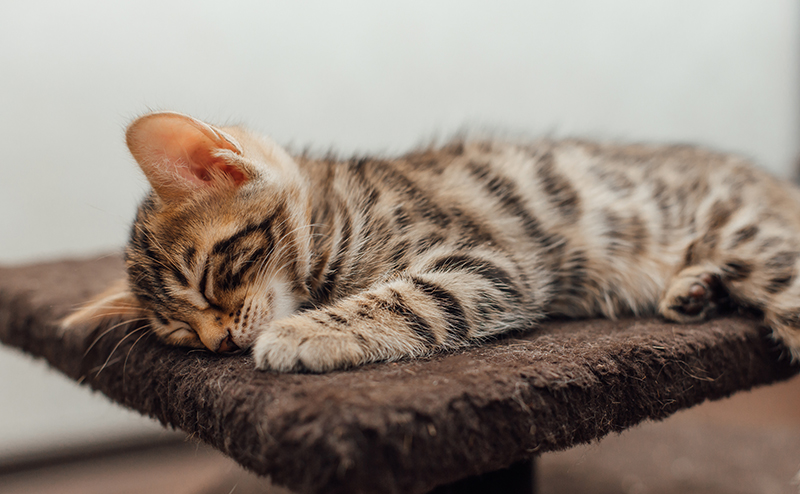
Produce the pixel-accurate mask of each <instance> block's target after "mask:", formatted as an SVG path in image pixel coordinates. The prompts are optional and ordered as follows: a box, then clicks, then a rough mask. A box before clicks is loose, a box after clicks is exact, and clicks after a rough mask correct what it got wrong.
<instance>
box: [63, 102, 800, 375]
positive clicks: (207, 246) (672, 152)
mask: <svg viewBox="0 0 800 494" xmlns="http://www.w3.org/2000/svg"><path fill="white" fill-rule="evenodd" d="M127 144H128V147H129V148H130V151H131V153H132V154H133V156H134V158H135V159H136V161H137V162H138V163H139V165H140V167H141V168H142V171H144V174H145V175H146V176H147V178H148V180H149V181H150V184H151V185H152V189H153V190H152V192H151V193H150V194H149V195H148V196H147V197H146V198H145V199H144V201H143V202H142V204H141V206H140V207H139V211H138V214H137V216H136V220H135V221H134V224H133V228H132V230H131V236H130V241H129V243H128V246H127V249H126V252H125V262H126V266H127V281H123V282H120V283H119V284H117V285H115V286H114V287H112V288H111V289H109V291H108V292H106V293H104V294H102V295H101V296H100V297H98V298H97V299H96V300H94V301H93V302H92V303H90V304H89V305H87V306H86V307H85V308H84V309H82V310H80V311H79V312H76V313H74V314H73V315H71V316H70V317H68V318H67V319H66V320H65V321H64V326H65V327H72V326H75V325H77V324H81V323H86V322H88V321H90V320H94V318H97V317H99V318H111V317H114V316H116V315H118V314H119V313H120V312H123V313H125V314H126V315H128V316H131V317H146V318H148V319H149V321H150V323H151V325H152V331H153V332H155V333H156V334H157V335H159V336H160V337H161V338H162V339H163V340H164V341H166V342H167V343H171V344H175V345H184V346H190V347H198V348H207V349H209V350H211V351H214V352H229V351H234V350H237V349H247V348H252V352H253V356H254V357H255V362H256V365H257V366H258V368H259V369H272V370H276V371H297V370H310V371H314V372H323V371H329V370H332V369H339V368H346V367H350V366H354V365H359V364H363V363H366V362H375V361H386V360H395V359H400V358H405V357H418V356H422V355H428V354H431V353H432V352H437V351H442V350H447V349H452V348H458V347H463V346H465V345H474V344H477V343H480V342H481V341H483V340H485V339H486V338H489V337H492V336H495V335H498V334H501V333H504V332H507V331H511V330H525V329H529V328H532V327H534V326H535V325H536V323H537V321H540V320H541V319H542V318H544V317H546V316H567V317H594V316H605V317H610V318H614V317H617V316H619V315H622V314H634V315H646V314H653V313H658V314H660V315H661V316H663V317H665V318H666V319H669V320H671V321H677V322H693V321H701V320H704V319H706V318H708V317H711V316H713V315H714V314H715V313H716V312H717V311H718V309H719V308H720V306H721V305H722V304H723V302H724V300H726V299H728V298H729V299H730V300H732V301H733V302H735V303H736V304H739V305H742V306H747V307H751V308H754V309H757V310H759V311H761V312H763V317H764V320H765V322H766V324H768V325H769V326H770V327H771V328H772V329H773V331H774V334H775V335H776V336H777V337H778V338H780V339H782V340H783V342H784V343H786V344H787V345H788V347H789V349H790V350H791V352H792V355H793V356H794V357H795V358H797V357H800V336H798V335H800V332H798V328H800V282H798V277H797V273H796V264H797V261H798V254H799V251H798V245H800V242H798V240H800V238H798V237H800V193H798V190H797V189H795V188H793V187H792V186H790V185H787V184H782V183H780V182H778V181H777V180H775V179H774V178H772V177H770V176H768V175H767V174H765V173H764V172H762V171H759V170H758V169H756V168H753V167H751V166H750V165H749V164H748V163H746V162H745V161H743V160H741V159H739V158H736V157H733V156H728V155H724V154H717V153H712V152H709V151H704V150H701V149H696V148H692V147H686V146H672V147H665V146H643V145H629V146H620V145H610V144H595V143H590V142H582V141H576V140H565V141H551V140H540V141H535V142H531V143H528V144H513V143H503V142H469V141H465V142H460V141H456V142H452V143H450V144H448V145H446V146H444V147H441V148H438V149H433V148H431V149H425V150H422V151H415V152H412V153H409V154H406V155H404V156H401V157H399V158H394V159H380V158H371V157H362V158H353V159H350V160H346V161H337V160H335V159H333V158H325V159H314V158H311V157H309V156H306V155H300V156H295V157H292V156H290V155H289V154H287V153H286V152H285V151H284V150H283V149H281V148H280V147H278V146H277V145H275V144H274V143H273V142H271V141H269V140H268V139H265V138H263V137H259V136H256V135H253V134H251V133H249V132H247V131H246V130H244V129H242V128H239V127H220V128H217V127H212V126H210V125H207V124H205V123H203V122H200V121H198V120H195V119H193V118H191V117H188V116H185V115H181V114H177V113H152V114H149V115H145V116H143V117H141V118H139V119H138V120H136V121H134V122H133V123H132V124H131V125H130V127H129V128H128V131H127Z"/></svg>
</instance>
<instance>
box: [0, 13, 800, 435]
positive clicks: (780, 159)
mask: <svg viewBox="0 0 800 494" xmlns="http://www.w3.org/2000/svg"><path fill="white" fill-rule="evenodd" d="M799 10H800V4H798V3H797V2H795V1H792V0H761V1H753V0H669V1H666V0H665V1H660V2H658V1H652V0H649V1H643V0H613V1H612V0H603V1H602V2H598V1H595V0H580V1H578V0H571V1H570V0H562V1H558V0H552V1H540V2H510V1H491V2H490V1H484V2H478V1H465V0H460V1H438V2H426V1H419V0H414V1H411V0H406V1H404V2H374V1H367V0H363V1H357V0H351V1H337V2H325V1H318V0H313V1H312V0H305V1H302V2H267V1H252V2H234V1H225V2H222V1H218V0H215V1H193V2H189V1H182V2H168V1H164V0H138V1H136V2H125V3H123V2H107V1H100V0H72V1H69V2H63V1H55V0H53V1H35V0H31V1H26V2H3V4H2V5H1V6H0V153H2V154H1V155H0V156H1V157H0V171H2V175H0V176H1V177H2V178H0V211H2V212H3V214H0V262H19V261H26V260H34V259H39V258H44V257H52V256H60V255H65V254H69V255H73V254H86V253H94V252H98V251H102V250H106V249H110V248H117V247H119V246H121V245H122V244H123V242H124V241H125V236H126V233H127V228H128V224H129V222H130V220H131V218H132V215H133V212H134V209H135V204H136V202H137V200H138V199H139V198H140V197H141V196H142V194H143V191H144V190H145V184H144V182H143V180H142V178H141V177H140V175H139V174H138V171H137V170H136V168H135V165H134V163H133V161H132V160H131V159H130V158H129V157H128V156H127V153H126V150H125V148H124V144H123V139H122V134H123V130H124V127H125V125H126V123H127V122H128V121H129V120H130V119H131V118H132V117H134V116H136V115H138V114H140V113H142V112H144V111H146V110H147V109H148V108H154V109H172V110H178V111H182V112H187V113H191V114H193V115H195V116H198V117H201V118H206V119H209V120H211V121H213V122H217V123H223V122H230V121H236V122H244V123H247V124H249V125H251V126H252V127H254V128H256V129H259V130H262V131H264V132H267V133H270V134H272V135H273V136H274V137H275V138H276V139H277V140H278V141H279V142H287V143H294V144H296V145H304V144H313V145H314V146H315V147H317V148H322V149H324V148H327V147H329V146H334V147H336V148H337V149H339V150H341V151H344V152H351V151H354V150H362V151H364V150H369V151H386V152H393V151H401V150H404V149H406V148H408V147H410V146H412V145H414V144H415V143H417V142H420V141H421V140H424V139H426V138H427V137H430V136H431V135H435V134H438V135H448V134H450V133H452V132H454V131H456V130H458V129H460V128H462V127H463V126H465V125H466V126H467V127H472V128H481V129H483V128H489V129H499V130H502V131H509V132H514V133H527V134H531V135H535V134H540V133H543V132H546V133H551V134H556V135H567V134H569V135H575V134H577V135H583V136H590V137H600V138H618V139H625V140H648V141H689V142H694V143H700V144H705V145H709V146H713V147H716V148H722V149H727V150H732V151H736V152H740V153H744V154H746V155H749V156H751V157H753V158H755V159H756V160H757V161H759V162H760V163H762V164H763V165H764V166H766V167H768V168H770V169H772V170H774V171H776V172H778V173H782V174H784V175H788V174H789V173H790V169H791V167H792V163H793V161H794V159H795V157H796V155H797V152H798V147H799V145H800V142H799V138H800V123H799V122H800V120H799V119H798V117H799V116H800V104H799V100H800V98H799V97H800V84H798V83H799V82H800V77H798V62H799V61H800V53H799V52H798V51H799V49H800V45H798V21H800V15H798V14H800V12H799ZM7 358H9V357H7V354H0V359H7ZM25 373H26V371H25V370H24V369H22V370H19V371H17V372H16V374H25ZM2 386H3V384H2V381H0V396H8V394H7V393H6V392H4V389H5V388H3V387H2ZM31 386H33V384H31ZM7 403H8V402H7V401H6V400H3V401H0V423H2V417H3V413H6V415H8V414H11V413H15V412H9V411H8V410H9V407H8V405H7ZM4 410H6V412H4ZM2 442H3V437H2V436H0V443H2Z"/></svg>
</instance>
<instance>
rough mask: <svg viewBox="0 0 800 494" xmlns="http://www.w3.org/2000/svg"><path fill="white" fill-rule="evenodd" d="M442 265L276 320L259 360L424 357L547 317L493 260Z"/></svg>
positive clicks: (276, 365) (314, 363) (301, 364)
mask: <svg viewBox="0 0 800 494" xmlns="http://www.w3.org/2000/svg"><path fill="white" fill-rule="evenodd" d="M447 259H450V260H451V261H452V260H453V259H456V260H457V262H456V261H452V262H451V261H448V260H447ZM435 267H436V270H429V271H427V272H426V271H421V272H417V273H414V274H406V275H404V276H402V277H398V278H396V279H394V280H393V281H390V282H386V283H382V284H379V285H377V286H375V287H373V288H371V289H369V290H366V291H364V292H361V293H358V294H356V295H354V296H351V297H348V298H345V299H342V300H340V301H338V302H336V303H334V304H332V305H330V306H328V307H324V308H319V309H315V310H310V311H306V312H303V313H300V314H297V315H294V316H290V317H287V318H283V319H279V320H277V321H274V322H272V323H271V324H270V325H269V326H268V327H266V328H264V330H263V332H262V333H261V334H260V335H259V336H258V337H257V339H256V343H255V345H254V347H253V356H254V357H255V360H256V365H257V367H258V368H259V369H272V370H277V371H282V372H287V371H297V370H310V371H313V372H325V371H330V370H333V369H340V368H346V367H352V366H355V365H360V364H364V363H367V362H377V361H392V360H397V359H400V358H405V357H419V356H423V355H429V354H432V353H434V352H436V351H441V350H447V349H452V348H457V347H463V346H466V345H469V344H471V343H473V342H476V341H480V340H482V339H485V338H486V337H488V336H491V335H493V334H498V333H502V332H505V331H509V330H512V329H518V328H521V327H528V326H530V325H532V324H533V323H534V322H535V321H536V320H537V319H539V318H541V317H543V316H542V314H543V311H542V310H541V309H540V307H541V305H540V304H538V303H534V302H532V301H531V300H529V299H527V295H523V293H527V290H524V289H521V288H522V287H519V286H518V285H519V281H518V280H516V279H515V277H514V276H512V275H511V274H509V272H508V271H506V270H505V269H503V268H501V267H499V266H497V265H494V264H491V263H490V262H489V261H488V260H483V259H476V258H470V257H468V256H449V257H448V258H445V260H441V259H440V260H438V261H437V262H435Z"/></svg>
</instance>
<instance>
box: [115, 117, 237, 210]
mask: <svg viewBox="0 0 800 494" xmlns="http://www.w3.org/2000/svg"><path fill="white" fill-rule="evenodd" d="M126 141H127V144H128V149H130V151H131V154H133V157H134V158H135V159H136V161H137V162H138V163H139V166H140V167H141V168H142V171H143V172H144V174H145V175H146V176H147V179H148V180H149V181H150V185H152V187H153V189H154V190H155V192H156V194H158V196H159V197H160V198H161V199H162V200H164V201H166V202H172V201H180V200H182V199H184V198H186V197H187V196H188V195H190V194H192V193H193V192H194V191H196V190H198V189H203V188H206V187H217V188H219V187H223V188H224V187H236V186H239V185H241V184H242V183H244V182H246V181H247V180H249V179H250V178H251V177H249V176H248V172H247V170H246V169H245V168H243V167H241V166H237V164H236V161H237V160H236V158H237V157H241V156H242V153H243V150H242V146H241V145H240V144H239V143H238V142H236V139H234V138H233V137H231V136H230V135H228V134H226V133H225V132H223V131H222V130H220V129H217V128H214V127H212V126H210V125H208V124H206V123H204V122H201V121H200V120H197V119H194V118H192V117H189V116H187V115H182V114H180V113H173V112H159V113H150V114H148V115H145V116H143V117H140V118H138V119H136V120H135V121H134V122H133V123H132V124H130V126H128V131H127V133H126Z"/></svg>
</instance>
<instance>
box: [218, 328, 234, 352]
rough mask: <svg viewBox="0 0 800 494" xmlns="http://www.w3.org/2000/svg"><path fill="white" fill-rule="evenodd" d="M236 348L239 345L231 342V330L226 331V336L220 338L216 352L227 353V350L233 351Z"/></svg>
mask: <svg viewBox="0 0 800 494" xmlns="http://www.w3.org/2000/svg"><path fill="white" fill-rule="evenodd" d="M238 349H239V347H238V346H236V343H234V342H233V338H231V332H230V331H228V336H226V337H225V338H223V339H222V341H220V342H219V346H218V347H217V350H216V352H217V353H229V352H235V351H236V350H238Z"/></svg>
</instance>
